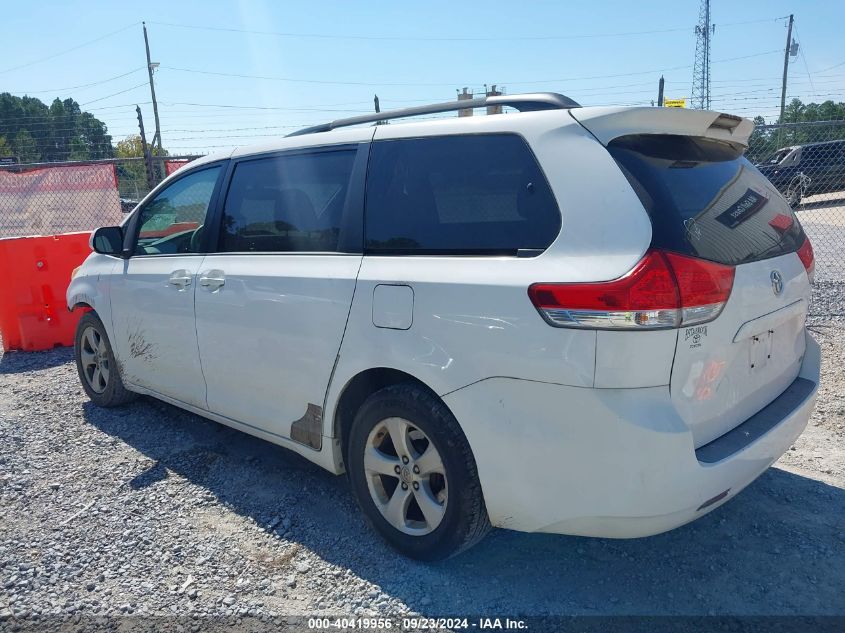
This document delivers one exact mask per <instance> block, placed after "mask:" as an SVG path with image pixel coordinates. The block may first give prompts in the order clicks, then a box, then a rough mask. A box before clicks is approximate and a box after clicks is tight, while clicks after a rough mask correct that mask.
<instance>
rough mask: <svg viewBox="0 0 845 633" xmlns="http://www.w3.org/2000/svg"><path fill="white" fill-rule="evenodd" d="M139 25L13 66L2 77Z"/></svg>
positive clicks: (135, 23) (1, 71)
mask: <svg viewBox="0 0 845 633" xmlns="http://www.w3.org/2000/svg"><path fill="white" fill-rule="evenodd" d="M138 24H140V23H139V22H133V23H132V24H127V25H126V26H124V27H123V28H120V29H117V30H116V31H112V32H111V33H106V34H105V35H101V36H100V37H97V38H95V39H93V40H88V41H87V42H83V43H82V44H77V45H76V46H73V47H71V48H67V49H65V50H63V51H59V52H58V53H53V54H52V55H48V56H47V57H41V58H39V59H34V60H32V61H31V62H27V63H25V64H20V65H18V66H12V67H11V68H6V69H4V70H0V75H2V74H4V73H10V72H12V71H13V70H20V69H21V68H28V67H29V66H34V65H35V64H40V63H41V62H46V61H48V60H50V59H55V58H56V57H59V56H61V55H65V54H67V53H71V52H73V51H76V50H79V49H80V48H83V47H85V46H89V45H91V44H95V43H96V42H100V41H102V40H104V39H106V38H109V37H111V36H112V35H117V34H118V33H123V32H124V31H126V30H128V29H131V28H132V27H133V26H136V25H138Z"/></svg>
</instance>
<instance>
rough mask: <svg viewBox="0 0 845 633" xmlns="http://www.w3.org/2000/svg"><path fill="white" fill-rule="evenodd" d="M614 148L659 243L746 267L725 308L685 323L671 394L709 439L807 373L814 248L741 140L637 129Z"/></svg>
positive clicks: (698, 437)
mask: <svg viewBox="0 0 845 633" xmlns="http://www.w3.org/2000/svg"><path fill="white" fill-rule="evenodd" d="M608 150H609V151H610V153H611V155H612V156H613V157H614V158H615V159H616V161H617V164H618V165H619V166H620V167H621V169H622V171H623V172H624V173H625V175H626V176H627V177H628V179H629V182H630V183H631V185H632V187H633V188H634V190H635V191H636V193H637V194H638V195H639V197H640V199H641V201H642V202H643V205H644V206H645V208H646V210H647V211H648V213H649V216H650V218H651V221H652V226H653V237H652V246H653V247H655V248H659V249H663V250H667V251H672V252H677V253H681V254H683V255H687V256H693V257H697V258H701V259H705V260H709V261H714V262H718V263H720V264H727V265H729V266H734V267H735V273H734V282H733V289H732V291H731V295H730V297H729V299H728V301H727V303H726V304H725V306H724V308H723V310H722V312H721V313H720V314H719V316H718V317H717V318H716V319H715V320H713V321H710V322H709V323H704V324H701V325H697V326H692V327H687V328H682V329H681V330H680V331H679V332H678V340H677V347H676V351H675V360H674V365H673V368H672V376H671V393H672V399H673V402H674V404H675V406H676V408H677V409H678V411H679V412H680V413H681V415H682V416H683V418H684V419H685V421H686V422H687V424H688V426H689V427H690V429H691V431H692V433H693V437H694V440H695V444H696V447H698V446H701V445H703V444H706V443H707V442H709V441H711V440H713V439H715V438H716V437H719V436H720V435H722V434H724V433H725V432H727V431H729V430H730V429H732V428H734V427H735V426H737V425H738V424H740V423H741V422H743V421H744V420H746V419H747V418H748V417H750V416H751V415H753V414H754V413H756V412H757V411H759V410H760V409H761V408H762V407H764V406H765V405H767V404H768V403H769V402H771V401H772V400H774V399H775V398H776V397H777V396H778V395H780V394H781V393H782V392H783V391H784V390H785V389H786V387H788V386H789V384H790V383H791V382H792V381H793V380H794V379H795V378H796V377H797V375H798V371H799V368H800V365H801V361H802V359H803V354H804V345H805V338H804V320H805V317H806V314H807V308H808V302H809V295H810V283H809V279H808V271H807V270H806V269H805V266H804V264H803V263H802V260H801V258H800V257H799V255H798V253H797V251H798V250H799V249H801V248H802V247H803V248H804V249H805V250H806V249H807V248H809V245H808V243H807V245H806V246H805V240H806V238H805V236H804V232H803V230H802V229H801V226H800V224H799V223H798V221H797V219H796V218H795V216H794V215H793V213H792V210H791V209H790V208H789V205H788V204H787V203H786V201H785V200H784V199H783V197H782V196H781V195H780V194H779V193H778V191H777V190H776V189H775V188H774V186H773V185H772V184H771V183H770V182H769V181H768V180H766V178H765V177H763V176H762V175H761V174H760V172H759V171H758V170H757V169H756V168H755V167H754V166H753V165H752V164H751V163H750V162H749V161H748V160H747V159H745V158H744V157H743V156H742V150H743V148H742V147H741V146H739V145H737V144H730V143H726V142H724V141H722V140H714V139H709V138H706V137H700V136H683V135H679V134H665V135H664V134H654V133H652V134H627V135H623V136H621V137H618V138H615V139H614V140H612V141H610V143H609V144H608Z"/></svg>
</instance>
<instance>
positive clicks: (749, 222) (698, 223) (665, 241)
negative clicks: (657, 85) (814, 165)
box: [608, 134, 803, 265]
mask: <svg viewBox="0 0 845 633" xmlns="http://www.w3.org/2000/svg"><path fill="white" fill-rule="evenodd" d="M608 150H609V151H610V153H611V155H612V156H613V158H614V159H616V162H617V163H618V164H619V166H620V167H621V168H622V171H623V172H624V173H625V175H626V177H627V178H628V181H629V182H630V183H631V186H632V187H633V188H634V191H636V192H637V195H638V196H639V198H640V200H641V201H642V203H643V205H644V206H645V208H646V210H647V211H648V214H649V216H650V217H651V223H652V227H653V238H652V244H653V246H655V247H658V248H665V249H668V250H671V251H676V252H679V253H685V254H688V255H693V256H696V257H701V258H703V259H709V260H711V261H715V262H720V263H723V264H732V265H734V264H741V263H744V262H751V261H756V260H759V259H766V258H768V257H776V256H778V255H783V254H784V253H790V252H792V251H795V250H797V249H798V247H799V246H800V245H801V243H802V242H803V231H802V230H801V226H800V224H799V223H798V221H797V220H796V218H795V216H794V215H793V213H792V209H790V208H789V205H788V204H787V203H786V201H785V200H784V199H783V197H782V196H781V195H780V194H779V193H778V191H777V190H776V189H775V188H774V186H772V184H771V183H770V182H769V181H768V180H767V179H766V178H765V176H763V175H762V174H761V173H760V172H759V171H757V168H755V167H754V166H753V165H752V164H751V163H750V162H748V160H747V159H746V158H745V157H744V156H743V155H742V150H741V148H736V147H734V146H732V145H728V144H726V143H720V142H717V141H711V140H709V139H703V138H693V137H689V136H674V135H660V134H654V135H633V136H623V137H621V138H618V139H616V140H614V141H613V142H611V143H610V145H609V146H608Z"/></svg>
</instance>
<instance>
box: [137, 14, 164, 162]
mask: <svg viewBox="0 0 845 633" xmlns="http://www.w3.org/2000/svg"><path fill="white" fill-rule="evenodd" d="M141 24H142V25H143V26H144V47H145V48H146V49H147V74H148V75H149V77H150V95H151V96H152V100H153V119H154V120H155V124H156V131H155V134H154V135H153V142H152V143H150V145H152V147H153V148H155V147H156V144H157V145H158V149H159V150H160V149H161V126H160V125H159V122H158V103H157V102H156V87H155V82H154V81H153V71H154V70H155V69H156V68H157V67H158V64H157V63H155V64H154V63H153V62H151V61H150V41H149V39H148V38H147V24H146V22H141ZM159 153H160V152H159Z"/></svg>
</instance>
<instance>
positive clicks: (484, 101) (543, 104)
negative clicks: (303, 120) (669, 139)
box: [288, 92, 581, 136]
mask: <svg viewBox="0 0 845 633" xmlns="http://www.w3.org/2000/svg"><path fill="white" fill-rule="evenodd" d="M487 106H510V107H511V108H515V109H517V110H519V111H520V112H534V111H537V110H565V109H569V108H579V107H581V106H580V105H579V104H578V103H576V102H575V101H573V100H572V99H570V98H569V97H565V96H564V95H562V94H558V93H556V92H533V93H528V94H519V95H498V96H494V97H480V98H478V99H465V100H464V101H446V102H444V103H432V104H430V105H424V106H416V107H413V108H403V109H401V110H387V111H386V112H376V113H373V114H362V115H360V116H353V117H349V118H346V119H337V120H335V121H330V122H328V123H322V124H320V125H314V126H311V127H306V128H303V129H301V130H297V131H296V132H291V133H290V134H288V136H300V135H302V134H314V133H315V132H328V131H329V130H334V129H335V128H339V127H348V126H350V125H359V124H361V123H378V122H379V121H388V120H390V119H404V118H406V117H412V116H419V115H421V114H437V113H439V112H454V111H456V110H468V109H471V108H484V107H487Z"/></svg>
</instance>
